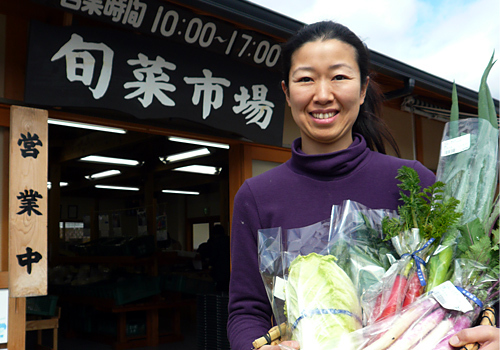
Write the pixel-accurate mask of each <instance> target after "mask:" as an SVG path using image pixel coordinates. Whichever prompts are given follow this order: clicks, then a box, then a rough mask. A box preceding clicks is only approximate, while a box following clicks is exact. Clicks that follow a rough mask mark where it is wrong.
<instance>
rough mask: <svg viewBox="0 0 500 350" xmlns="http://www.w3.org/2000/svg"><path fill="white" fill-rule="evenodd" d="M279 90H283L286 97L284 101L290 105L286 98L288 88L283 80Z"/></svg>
mask: <svg viewBox="0 0 500 350" xmlns="http://www.w3.org/2000/svg"><path fill="white" fill-rule="evenodd" d="M281 90H283V93H284V94H285V97H286V103H288V106H289V107H290V100H289V99H288V97H289V95H288V88H287V87H286V84H285V81H284V80H282V81H281Z"/></svg>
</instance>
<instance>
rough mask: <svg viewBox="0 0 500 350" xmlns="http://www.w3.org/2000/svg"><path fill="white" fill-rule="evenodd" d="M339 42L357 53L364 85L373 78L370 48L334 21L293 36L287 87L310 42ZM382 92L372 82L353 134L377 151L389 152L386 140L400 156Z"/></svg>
mask: <svg viewBox="0 0 500 350" xmlns="http://www.w3.org/2000/svg"><path fill="white" fill-rule="evenodd" d="M329 39H337V40H340V41H342V42H344V43H346V44H349V45H351V46H352V47H353V48H354V50H355V51H356V60H357V63H358V67H359V72H360V74H361V84H362V86H363V85H364V84H365V83H366V82H367V79H368V77H370V71H369V67H370V56H369V50H368V48H367V47H366V45H365V44H364V43H363V42H362V41H361V39H359V37H358V36H357V35H356V34H354V33H353V32H352V31H351V30H350V29H349V28H347V27H346V26H343V25H342V24H339V23H336V22H332V21H322V22H317V23H313V24H310V25H306V26H305V27H303V28H302V29H300V30H299V31H298V32H297V33H296V34H295V35H294V36H292V37H291V38H290V39H289V40H288V41H287V42H286V43H285V44H284V45H283V47H282V50H281V64H282V74H283V81H284V82H285V86H286V87H287V88H288V84H289V73H290V68H291V65H292V55H293V54H294V53H295V51H297V50H298V49H300V48H301V47H302V46H303V45H304V44H306V43H308V42H313V41H318V40H329ZM382 101H383V100H382V93H381V91H380V88H379V86H378V85H377V84H376V83H375V82H374V81H373V80H370V83H369V84H368V87H367V89H366V96H365V101H364V103H363V104H362V105H361V107H360V110H359V114H358V118H357V119H356V122H355V123H354V125H353V129H352V131H353V133H359V134H361V135H363V137H364V138H365V140H366V143H367V145H368V147H369V148H370V149H371V150H373V151H378V152H380V153H386V152H385V145H384V139H385V140H386V141H387V142H388V143H389V144H390V145H391V147H392V148H393V149H394V151H395V152H396V154H397V155H398V156H399V155H400V154H399V148H398V145H397V144H396V140H394V137H393V136H392V134H391V132H390V131H389V128H388V127H387V125H386V123H385V122H384V121H383V119H382V118H381V113H382Z"/></svg>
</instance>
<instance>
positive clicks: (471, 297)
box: [455, 286, 483, 308]
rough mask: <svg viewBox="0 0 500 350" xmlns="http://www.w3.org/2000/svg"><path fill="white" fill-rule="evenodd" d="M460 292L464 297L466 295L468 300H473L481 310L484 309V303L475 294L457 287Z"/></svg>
mask: <svg viewBox="0 0 500 350" xmlns="http://www.w3.org/2000/svg"><path fill="white" fill-rule="evenodd" d="M455 287H456V288H457V289H458V290H459V291H460V292H462V294H463V295H465V296H466V297H467V298H469V299H470V300H472V301H473V302H475V303H476V304H477V306H479V307H480V308H482V307H483V302H482V301H481V300H479V298H478V297H476V296H475V295H474V294H472V293H471V292H469V291H467V290H465V289H463V288H462V287H459V286H455Z"/></svg>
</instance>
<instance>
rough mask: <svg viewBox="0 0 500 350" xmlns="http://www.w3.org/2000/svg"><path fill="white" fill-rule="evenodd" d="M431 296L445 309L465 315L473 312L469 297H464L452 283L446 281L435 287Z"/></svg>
mask: <svg viewBox="0 0 500 350" xmlns="http://www.w3.org/2000/svg"><path fill="white" fill-rule="evenodd" d="M431 295H432V297H434V299H436V301H437V302H438V303H439V304H441V306H442V307H444V308H445V309H448V310H456V311H461V312H464V313H465V312H469V311H472V310H473V308H472V305H471V303H470V302H469V299H467V297H465V295H463V294H462V293H461V292H460V291H459V290H458V289H457V288H456V287H455V286H454V285H453V283H451V282H450V281H446V282H444V283H441V284H440V285H439V286H437V287H434V289H432V291H431Z"/></svg>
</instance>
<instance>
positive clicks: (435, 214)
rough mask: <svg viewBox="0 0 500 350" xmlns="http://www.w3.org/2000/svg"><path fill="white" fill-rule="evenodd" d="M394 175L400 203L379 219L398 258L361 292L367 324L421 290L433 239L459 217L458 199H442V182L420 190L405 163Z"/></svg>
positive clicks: (385, 314) (382, 316)
mask: <svg viewBox="0 0 500 350" xmlns="http://www.w3.org/2000/svg"><path fill="white" fill-rule="evenodd" d="M396 178H397V179H398V180H400V181H401V183H400V184H399V185H398V186H399V187H400V188H401V191H400V195H401V199H402V200H403V202H404V204H403V205H402V206H400V207H399V208H398V213H399V216H398V217H394V218H388V217H386V218H384V219H383V221H382V230H383V233H384V235H385V239H386V240H391V242H392V245H393V246H394V247H395V249H396V251H397V252H398V254H399V255H400V259H399V261H398V262H397V264H393V265H392V267H391V269H389V270H388V271H387V273H386V276H384V279H383V282H382V283H381V284H379V285H375V286H374V287H373V288H372V290H370V291H368V292H367V293H366V294H365V295H364V296H363V301H364V304H363V306H364V308H367V309H370V310H371V313H370V317H369V319H368V321H367V324H372V323H374V322H376V321H378V320H381V319H383V318H386V317H388V316H391V315H393V314H395V313H397V312H398V311H399V310H401V308H402V307H404V306H406V305H409V304H411V303H412V302H413V301H415V300H416V298H418V297H419V296H420V295H421V294H422V293H423V288H424V286H425V284H426V281H425V269H424V265H425V262H426V260H427V258H428V257H429V255H430V253H431V252H432V251H433V249H434V246H433V242H434V241H435V240H439V239H440V238H441V236H442V235H443V233H444V232H446V230H447V229H448V228H449V227H451V226H452V225H453V224H454V223H455V222H456V221H457V220H458V218H459V217H460V213H458V212H457V211H456V207H457V205H458V201H457V200H456V199H455V198H453V197H450V198H447V199H446V200H445V199H443V196H442V193H443V187H444V183H442V182H439V181H438V182H436V183H434V184H433V185H432V186H429V187H428V188H425V189H423V190H422V189H421V187H420V179H419V176H418V174H417V172H416V171H415V170H414V169H412V168H409V167H406V166H403V167H402V168H401V169H399V171H398V176H396ZM374 296H376V299H375V301H374V300H373V299H374ZM373 303H374V305H373ZM372 305H373V306H372Z"/></svg>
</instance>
